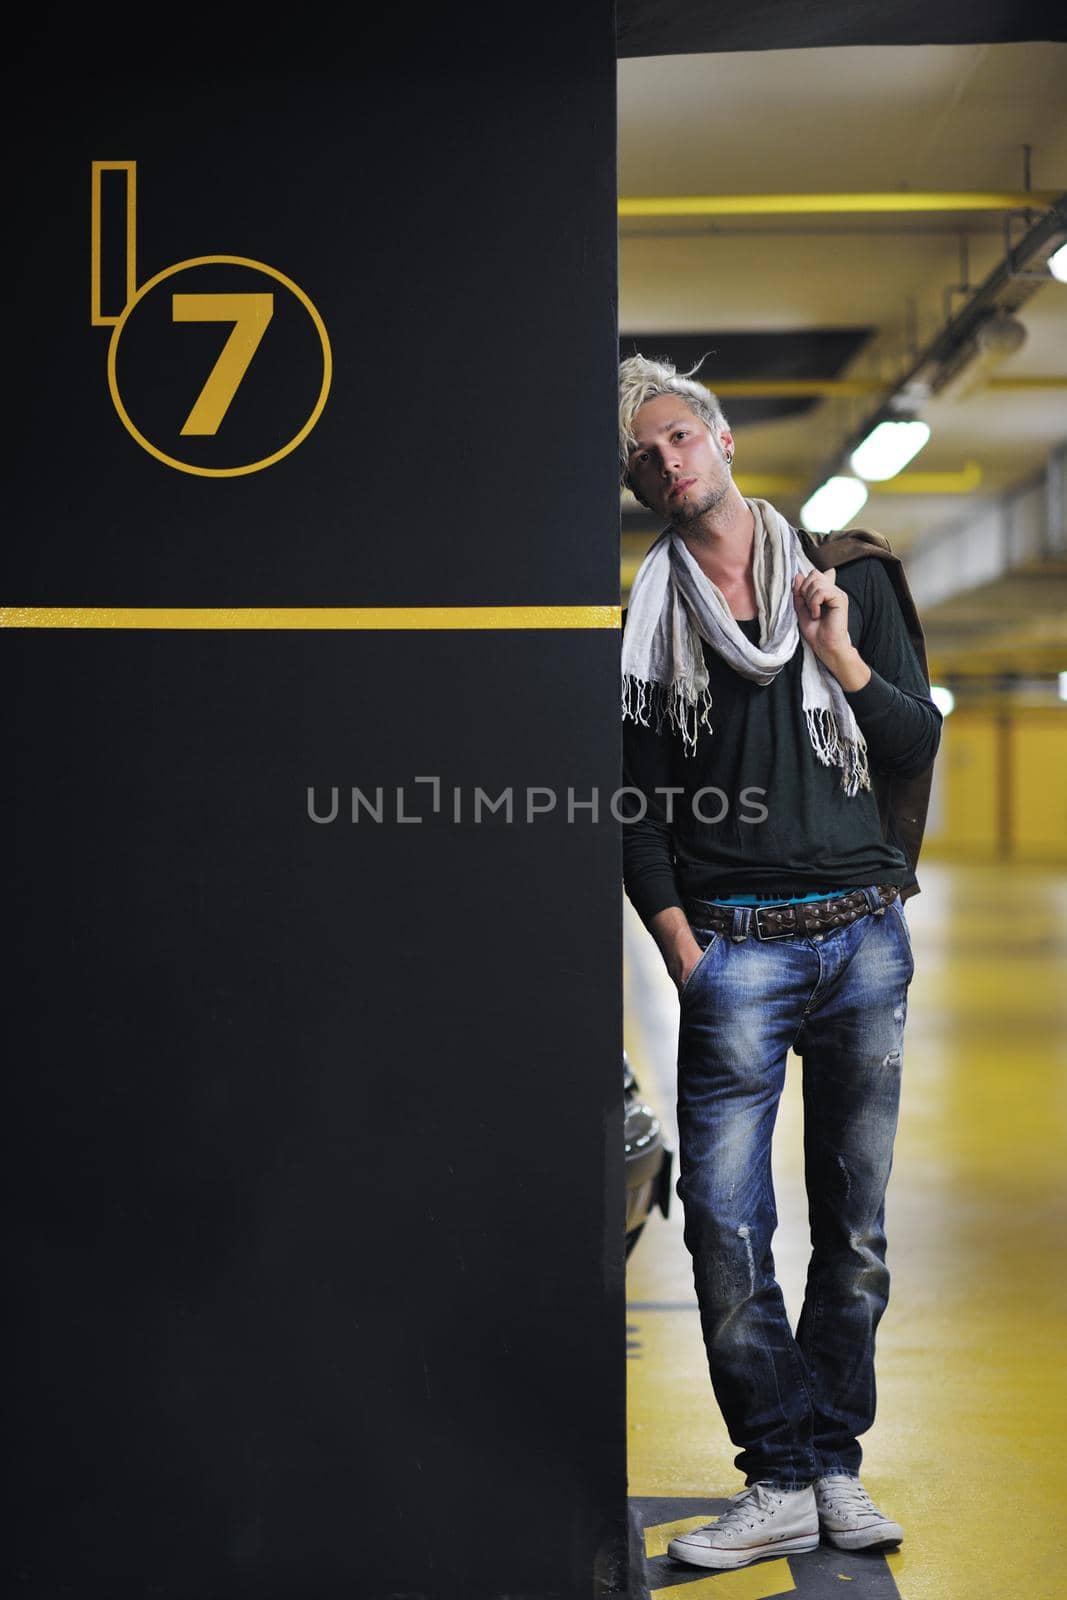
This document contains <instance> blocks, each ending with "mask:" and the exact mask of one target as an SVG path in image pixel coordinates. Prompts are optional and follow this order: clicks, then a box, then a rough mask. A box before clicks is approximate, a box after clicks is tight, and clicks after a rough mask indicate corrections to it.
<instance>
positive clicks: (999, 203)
mask: <svg viewBox="0 0 1067 1600" xmlns="http://www.w3.org/2000/svg"><path fill="white" fill-rule="evenodd" d="M1059 198H1060V195H1059V192H1058V191H1055V190H1047V189H1042V190H1034V191H1030V190H1026V189H1022V190H1020V189H1014V190H1009V189H996V190H974V191H957V190H946V191H937V192H934V193H927V192H919V191H914V190H910V189H902V190H898V191H896V192H893V193H881V194H880V193H875V194H683V195H678V194H675V195H627V196H620V197H619V216H620V217H777V216H786V215H797V214H804V215H808V216H831V215H840V214H842V213H849V212H852V213H860V212H878V211H881V212H885V211H890V212H903V211H1047V210H1048V209H1049V207H1050V206H1054V205H1055V204H1056V202H1057V200H1059Z"/></svg>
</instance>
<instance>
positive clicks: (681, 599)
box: [622, 500, 871, 795]
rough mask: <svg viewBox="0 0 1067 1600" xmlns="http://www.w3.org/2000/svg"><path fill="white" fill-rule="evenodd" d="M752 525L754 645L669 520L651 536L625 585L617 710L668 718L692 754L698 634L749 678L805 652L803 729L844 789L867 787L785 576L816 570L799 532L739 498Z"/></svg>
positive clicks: (699, 692)
mask: <svg viewBox="0 0 1067 1600" xmlns="http://www.w3.org/2000/svg"><path fill="white" fill-rule="evenodd" d="M745 504H746V505H747V506H748V507H749V509H750V511H751V512H752V515H753V517H754V518H755V522H756V534H755V545H754V548H753V552H752V576H753V579H754V580H755V585H756V606H757V611H758V614H759V636H760V643H759V644H752V643H751V642H750V641H749V640H748V639H746V637H745V635H744V634H743V633H742V631H741V628H740V627H739V625H738V622H737V619H736V618H735V617H734V616H733V615H732V613H731V611H730V607H729V606H728V605H727V603H726V601H725V600H724V598H723V595H722V591H721V590H720V589H718V588H716V586H715V584H713V583H712V581H711V579H710V578H708V577H707V576H706V575H705V574H704V573H703V572H702V571H701V569H700V567H699V566H698V565H697V563H696V561H695V560H694V559H693V557H692V555H691V554H690V552H689V549H688V547H687V546H686V543H685V541H684V539H682V538H681V536H680V535H679V534H678V533H676V532H675V530H674V528H673V527H670V528H667V529H665V530H664V532H663V533H662V534H661V535H660V537H659V538H658V539H657V540H656V542H655V544H654V545H653V546H652V548H651V550H650V551H649V552H648V555H647V556H646V557H645V559H644V561H642V563H641V566H640V568H639V569H638V573H637V576H636V578H635V579H634V581H633V585H632V587H631V589H630V601H629V607H628V610H627V614H626V630H625V632H624V633H623V636H622V714H623V717H624V718H626V717H629V718H630V719H631V720H632V721H634V722H639V723H642V724H643V725H644V726H645V727H647V726H648V725H649V721H648V719H649V713H650V712H651V711H652V710H653V709H654V710H655V712H656V726H657V727H660V726H661V725H662V722H663V718H664V716H666V718H667V720H668V721H669V723H670V725H671V726H672V727H673V728H675V729H676V730H677V732H678V733H680V734H681V736H682V742H683V745H684V747H685V749H686V752H687V753H688V754H689V755H693V754H694V753H695V751H696V744H697V731H698V727H699V725H700V724H701V723H703V725H704V727H705V728H707V730H708V732H709V733H711V731H712V728H711V724H710V722H709V721H708V713H709V711H710V710H711V694H710V692H709V690H708V671H707V667H706V666H705V665H704V655H703V651H702V650H701V646H700V641H701V640H702V639H706V640H707V642H708V644H710V645H711V647H712V649H713V650H716V651H717V652H718V654H719V655H720V656H721V657H722V658H723V660H724V661H725V662H726V664H727V666H730V667H732V668H733V669H734V671H735V672H739V673H740V674H741V676H742V677H743V678H749V679H750V680H751V681H752V682H753V683H759V684H763V685H766V684H768V683H772V682H773V681H774V679H775V678H776V677H777V675H778V673H779V672H780V671H781V670H782V668H783V667H784V666H785V664H786V662H787V661H791V660H792V658H793V656H794V654H795V653H796V648H797V644H798V642H799V644H800V646H801V648H802V650H803V652H804V656H803V667H802V671H801V696H802V701H803V707H804V717H805V720H806V722H807V725H808V736H809V738H810V739H811V743H812V748H813V749H814V751H815V754H816V755H817V756H818V758H819V760H820V761H821V762H822V764H823V766H825V767H831V766H837V767H840V768H841V784H842V787H843V789H844V791H845V793H846V794H847V795H854V794H855V793H856V792H857V790H858V789H869V788H870V786H871V777H870V771H869V769H868V765H867V744H866V740H865V739H864V737H863V734H862V733H861V732H860V730H859V728H858V726H857V725H856V719H855V717H854V716H853V714H852V708H851V706H850V705H849V703H848V701H847V700H846V699H845V695H844V691H843V690H842V688H841V685H840V684H839V683H838V681H837V679H836V678H835V677H834V675H833V673H831V672H828V671H827V669H826V668H825V667H824V666H823V664H822V662H821V661H820V660H819V658H818V656H817V655H816V654H815V652H814V650H812V648H811V646H810V645H809V644H808V643H807V641H806V640H805V639H804V637H803V635H802V634H801V632H800V628H799V626H798V625H797V614H796V608H795V606H794V604H793V579H794V577H795V576H796V574H797V573H798V572H800V573H803V574H805V575H806V574H807V573H809V572H812V571H814V568H813V566H812V564H811V562H810V561H809V560H808V558H807V556H806V555H805V554H804V551H803V548H802V547H801V543H800V540H799V538H798V537H797V535H796V533H795V532H794V530H793V529H792V528H791V527H790V526H789V523H788V522H786V520H785V518H784V517H783V516H781V515H779V513H778V512H777V511H776V510H775V509H774V507H773V506H772V505H769V504H768V503H767V501H766V500H746V501H745Z"/></svg>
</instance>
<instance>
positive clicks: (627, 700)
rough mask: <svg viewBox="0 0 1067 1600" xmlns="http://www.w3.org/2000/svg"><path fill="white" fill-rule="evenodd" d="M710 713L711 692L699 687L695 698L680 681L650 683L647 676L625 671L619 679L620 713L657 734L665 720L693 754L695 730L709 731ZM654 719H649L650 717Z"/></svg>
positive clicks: (710, 728)
mask: <svg viewBox="0 0 1067 1600" xmlns="http://www.w3.org/2000/svg"><path fill="white" fill-rule="evenodd" d="M710 712H711V692H710V690H708V689H706V688H705V689H701V690H699V691H698V692H697V694H696V696H695V698H694V697H693V696H692V695H691V693H690V692H689V691H688V690H687V689H686V687H685V685H684V684H683V683H672V684H671V685H669V686H668V685H666V684H662V683H651V682H649V680H648V679H647V678H637V677H634V675H633V674H632V673H626V674H624V676H623V680H622V715H623V720H624V721H625V720H626V719H627V718H629V720H630V721H631V722H637V723H640V725H641V727H643V728H649V727H654V728H655V730H656V732H657V733H660V732H661V731H662V729H663V724H664V722H667V723H668V724H669V725H670V727H672V728H673V729H674V731H675V732H676V733H678V734H680V736H681V739H682V744H683V745H684V746H685V749H686V750H687V751H688V752H689V754H690V755H693V754H695V752H696V747H697V733H698V732H699V730H700V729H701V728H706V729H707V731H708V732H709V733H711V732H713V729H712V726H711V723H710V722H709V721H708V716H709V714H710ZM653 717H654V718H655V721H654V722H653V721H650V718H653Z"/></svg>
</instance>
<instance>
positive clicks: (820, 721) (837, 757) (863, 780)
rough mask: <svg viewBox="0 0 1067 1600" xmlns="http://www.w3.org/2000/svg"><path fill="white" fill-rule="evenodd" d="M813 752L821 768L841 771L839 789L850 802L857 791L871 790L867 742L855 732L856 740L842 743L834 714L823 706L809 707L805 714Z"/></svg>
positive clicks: (859, 733)
mask: <svg viewBox="0 0 1067 1600" xmlns="http://www.w3.org/2000/svg"><path fill="white" fill-rule="evenodd" d="M804 716H805V718H806V720H807V724H808V737H809V738H810V739H811V744H812V749H813V750H814V751H815V754H816V755H817V756H818V758H819V760H820V761H821V762H822V764H823V766H824V767H840V768H841V787H842V789H844V791H845V793H846V794H847V795H848V796H849V798H850V799H851V798H852V796H853V795H855V794H856V793H857V791H858V790H860V789H869V788H870V787H871V770H870V766H869V765H868V761H867V741H866V739H865V738H864V737H863V734H862V733H861V732H860V731H859V729H858V728H857V729H856V738H855V739H842V737H841V734H840V731H839V729H838V726H837V718H836V717H835V716H834V713H833V712H832V711H831V710H830V709H829V708H828V707H825V706H809V707H808V708H807V710H806V711H805V712H804Z"/></svg>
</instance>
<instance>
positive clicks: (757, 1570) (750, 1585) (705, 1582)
mask: <svg viewBox="0 0 1067 1600" xmlns="http://www.w3.org/2000/svg"><path fill="white" fill-rule="evenodd" d="M795 1593H796V1584H795V1583H794V1582H793V1574H792V1573H791V1572H790V1570H789V1562H788V1561H781V1560H779V1561H761V1562H758V1563H757V1564H756V1565H755V1566H752V1567H739V1568H738V1569H737V1570H736V1571H735V1572H715V1573H711V1574H709V1576H708V1577H706V1578H697V1579H696V1581H695V1582H694V1580H693V1579H692V1578H690V1579H689V1581H688V1582H687V1583H672V1584H670V1585H669V1586H668V1587H667V1588H666V1589H650V1590H649V1600H775V1596H776V1595H780V1594H795Z"/></svg>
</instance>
